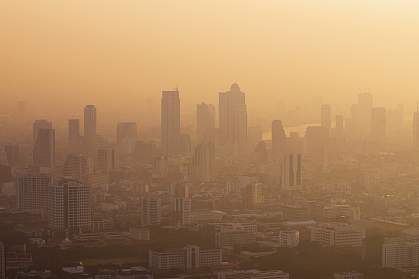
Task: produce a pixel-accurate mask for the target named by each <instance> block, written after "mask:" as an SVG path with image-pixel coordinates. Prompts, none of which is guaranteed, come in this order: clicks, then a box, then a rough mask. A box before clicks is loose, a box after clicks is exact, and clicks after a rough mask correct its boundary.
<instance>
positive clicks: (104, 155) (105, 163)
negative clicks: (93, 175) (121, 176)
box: [95, 146, 119, 173]
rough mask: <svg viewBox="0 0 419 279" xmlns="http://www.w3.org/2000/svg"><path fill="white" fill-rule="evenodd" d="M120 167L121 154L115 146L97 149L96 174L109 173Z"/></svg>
mask: <svg viewBox="0 0 419 279" xmlns="http://www.w3.org/2000/svg"><path fill="white" fill-rule="evenodd" d="M118 167H119V153H118V150H117V149H116V148H115V147H113V146H104V147H100V148H98V149H97V153H96V160H95V172H99V173H108V172H110V171H112V170H115V169H117V168H118Z"/></svg>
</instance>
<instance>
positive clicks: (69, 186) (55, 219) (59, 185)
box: [48, 179, 91, 232]
mask: <svg viewBox="0 0 419 279" xmlns="http://www.w3.org/2000/svg"><path fill="white" fill-rule="evenodd" d="M90 220H91V212H90V197H89V188H88V187H87V185H86V184H84V183H82V182H80V181H77V180H73V179H60V180H57V181H54V183H52V185H50V186H49V191H48V227H49V228H50V229H52V230H55V231H70V232H80V231H87V230H89V228H90Z"/></svg>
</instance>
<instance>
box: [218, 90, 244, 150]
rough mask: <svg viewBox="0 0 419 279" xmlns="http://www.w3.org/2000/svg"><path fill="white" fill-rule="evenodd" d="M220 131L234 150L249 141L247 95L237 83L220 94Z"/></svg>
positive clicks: (224, 139)
mask: <svg viewBox="0 0 419 279" xmlns="http://www.w3.org/2000/svg"><path fill="white" fill-rule="evenodd" d="M219 115H220V116H219V121H220V133H221V136H222V139H223V141H224V142H225V143H226V144H227V145H229V146H230V147H231V148H233V149H234V150H237V149H241V148H242V147H244V146H245V145H246V143H247V106H246V96H245V94H244V93H243V92H242V91H241V90H240V87H239V85H238V84H237V83H233V84H232V85H231V87H230V90H229V91H227V92H221V93H220V94H219Z"/></svg>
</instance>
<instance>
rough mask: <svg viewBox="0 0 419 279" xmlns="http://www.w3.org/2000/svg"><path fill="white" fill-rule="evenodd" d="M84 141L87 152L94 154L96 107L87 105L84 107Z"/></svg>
mask: <svg viewBox="0 0 419 279" xmlns="http://www.w3.org/2000/svg"><path fill="white" fill-rule="evenodd" d="M83 136H84V143H85V149H86V152H87V154H89V155H90V156H91V155H93V154H95V148H96V107H95V106H94V105H87V106H86V107H85V108H84V135H83Z"/></svg>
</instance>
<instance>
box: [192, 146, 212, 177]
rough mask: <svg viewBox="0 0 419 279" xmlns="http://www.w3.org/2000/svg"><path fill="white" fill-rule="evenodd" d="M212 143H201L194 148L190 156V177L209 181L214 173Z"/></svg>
mask: <svg viewBox="0 0 419 279" xmlns="http://www.w3.org/2000/svg"><path fill="white" fill-rule="evenodd" d="M214 157H215V155H214V144H212V143H201V144H199V145H198V146H197V147H196V148H195V152H194V155H193V158H192V178H193V179H194V180H196V181H201V182H206V181H210V180H211V179H212V178H213V175H214V160H215V158H214Z"/></svg>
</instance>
